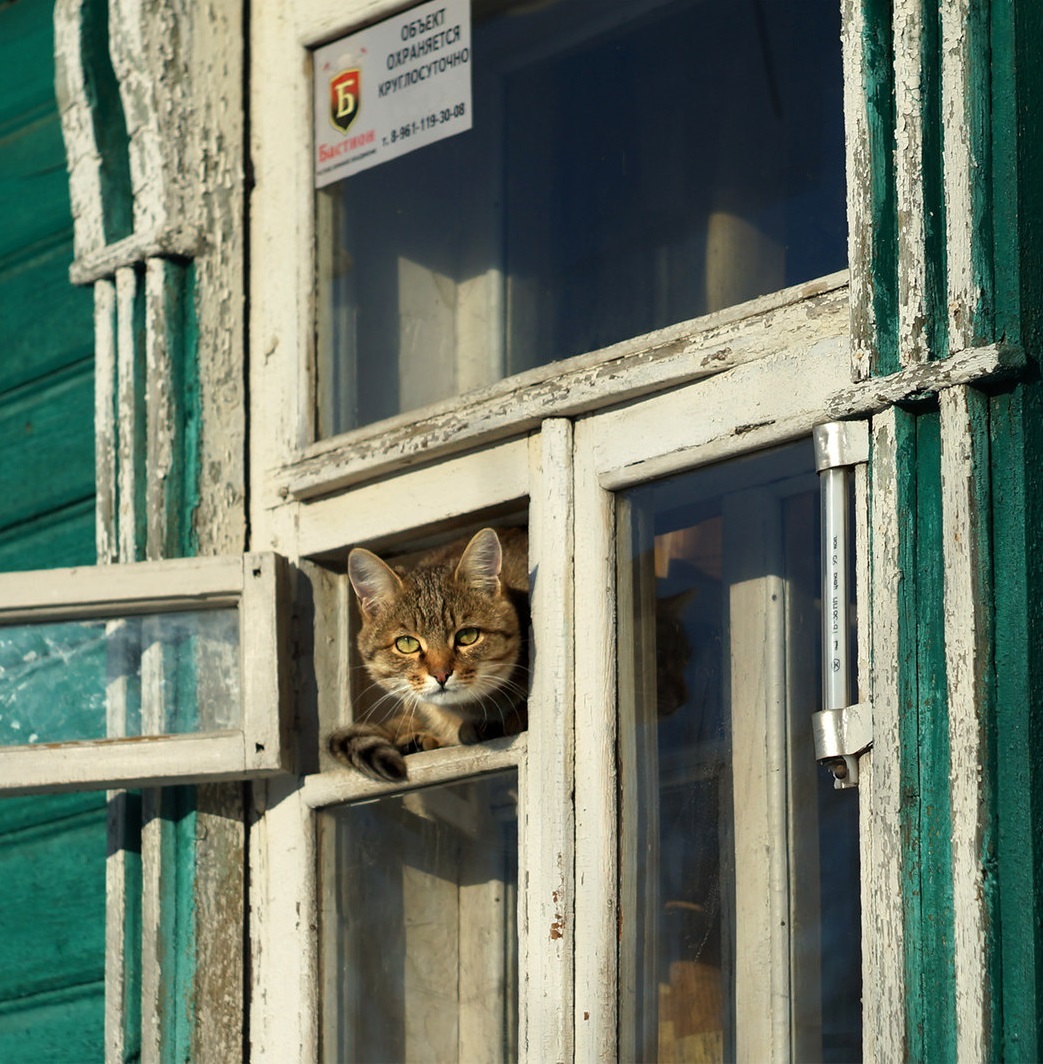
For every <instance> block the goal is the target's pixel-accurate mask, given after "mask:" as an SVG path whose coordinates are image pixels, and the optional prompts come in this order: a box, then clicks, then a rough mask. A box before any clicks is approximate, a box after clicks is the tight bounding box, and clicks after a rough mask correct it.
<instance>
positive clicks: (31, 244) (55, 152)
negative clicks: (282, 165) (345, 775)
mask: <svg viewBox="0 0 1043 1064" xmlns="http://www.w3.org/2000/svg"><path fill="white" fill-rule="evenodd" d="M52 17H53V3H52V0H6V2H5V0H0V218H2V219H3V224H2V225H0V455H2V456H3V458H2V461H0V569H4V570H9V569H31V568H45V567H53V566H62V565H79V564H92V563H93V562H94V430H93V416H94V400H93V391H94V384H93V322H92V309H91V294H90V291H89V290H82V289H74V288H72V287H71V286H70V284H69V281H68V269H69V263H70V262H71V260H72V220H71V217H70V211H69V192H68V177H67V174H66V169H65V153H64V147H63V144H62V135H61V129H60V126H59V121H58V114H57V109H56V105H55V100H54V89H53V81H54V60H53V48H54V41H53V29H52ZM105 851H106V827H105V797H104V794H75V795H60V796H54V797H46V798H40V797H35V798H9V799H6V800H3V801H0V1061H3V1062H4V1064H20V1062H23V1061H24V1062H26V1064H29V1062H33V1064H45V1062H50V1061H53V1062H59V1061H61V1062H70V1064H71V1062H80V1061H97V1060H101V1059H102V1056H103V1036H104V959H105Z"/></svg>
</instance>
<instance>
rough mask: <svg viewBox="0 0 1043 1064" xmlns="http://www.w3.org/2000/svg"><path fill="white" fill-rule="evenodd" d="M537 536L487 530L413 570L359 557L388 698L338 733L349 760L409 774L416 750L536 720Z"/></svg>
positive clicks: (366, 632) (358, 590) (353, 568)
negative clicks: (530, 649)
mask: <svg viewBox="0 0 1043 1064" xmlns="http://www.w3.org/2000/svg"><path fill="white" fill-rule="evenodd" d="M527 548H528V541H527V536H526V533H525V532H524V530H522V529H511V528H508V529H501V530H500V531H499V532H495V531H493V529H491V528H483V529H482V530H481V531H480V532H477V533H475V535H474V536H473V537H472V538H471V539H470V540H469V541H464V540H461V541H459V542H456V543H452V544H449V545H448V546H446V547H442V548H440V549H438V550H436V551H433V552H431V553H429V554H427V555H425V556H424V557H423V558H421V559H420V561H419V562H417V564H416V565H415V566H414V567H413V568H412V569H408V570H407V569H404V568H401V567H396V568H392V567H391V566H389V565H388V564H387V563H386V562H383V561H381V559H380V558H378V557H377V556H376V555H375V554H373V553H372V552H371V551H368V550H363V549H362V548H356V549H355V550H353V551H352V552H351V554H350V555H349V556H348V577H349V579H350V580H351V586H352V587H353V588H354V589H355V595H356V597H357V599H358V605H359V613H360V615H361V617H362V627H361V629H360V630H359V634H358V648H359V654H360V655H361V657H362V661H363V664H364V665H365V667H366V670H367V672H368V673H369V675H370V677H371V678H372V679H373V681H374V683H375V685H376V686H377V687H379V688H380V689H381V691H382V694H381V695H380V697H379V698H378V699H377V700H376V701H375V702H374V703H373V704H372V705H371V706H370V707H369V708H368V709H367V710H365V712H364V713H363V714H362V715H361V717H360V718H359V719H357V720H356V721H355V722H354V723H353V724H349V725H348V726H347V727H345V728H340V729H338V730H337V731H335V732H333V734H332V735H330V737H329V750H330V753H332V754H333V756H334V757H336V758H337V759H338V760H339V761H343V762H344V763H345V764H347V765H351V766H354V767H355V768H357V769H359V770H360V771H362V772H364V773H365V774H366V775H368V776H372V777H373V778H375V779H383V780H400V779H405V778H406V775H407V769H406V764H405V761H404V760H403V758H402V754H403V753H404V752H409V751H410V750H415V749H420V750H431V749H435V748H436V747H439V746H456V745H458V744H461V743H473V742H477V741H479V740H480V739H487V738H493V737H494V736H497V735H514V734H516V733H517V732H520V731H522V730H524V728H525V727H526V707H525V698H526V694H527V680H526V677H527V666H526V660H525V659H526V642H527V636H528V587H529V577H528V549H527Z"/></svg>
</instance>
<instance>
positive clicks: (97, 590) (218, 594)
mask: <svg viewBox="0 0 1043 1064" xmlns="http://www.w3.org/2000/svg"><path fill="white" fill-rule="evenodd" d="M284 581H285V565H284V563H283V561H282V559H280V558H279V557H278V556H277V555H275V554H272V553H266V554H247V555H242V556H240V557H210V558H186V559H178V560H172V561H162V562H142V563H139V564H132V565H106V566H98V567H84V568H73V569H47V570H41V571H39V572H16V573H5V574H0V603H2V606H0V624H29V623H34V622H45V621H46V622H57V621H76V620H85V619H89V618H93V619H97V618H115V617H121V616H127V615H141V614H148V615H152V614H164V613H170V612H174V611H179V610H186V609H219V608H226V609H227V608H231V609H235V610H236V611H237V613H238V617H239V669H240V699H241V707H240V721H241V725H240V727H239V728H237V729H235V730H230V731H222V732H211V733H207V732H198V733H195V734H191V735H150V736H144V737H134V738H111V739H109V738H107V739H97V740H88V741H77V742H42V743H39V744H32V745H24V746H4V747H0V794H27V793H39V792H44V791H48V792H55V791H68V790H83V789H87V788H89V789H101V788H117V787H146V786H158V785H161V784H171V783H192V782H196V783H198V782H203V781H212V780H229V779H244V778H250V777H261V776H266V775H270V774H273V773H280V772H286V771H288V770H289V769H290V760H289V753H290V748H289V744H288V743H287V742H286V731H287V726H288V712H287V710H288V705H287V701H286V699H287V693H288V692H287V684H286V682H285V679H284V668H285V664H286V661H287V657H288V649H287V644H286V640H285V636H286V633H285V630H284V629H285V625H284V624H283V623H282V621H281V620H280V616H281V610H280V606H281V604H282V602H283V601H284V593H283V592H282V590H281V585H282V583H283V582H284Z"/></svg>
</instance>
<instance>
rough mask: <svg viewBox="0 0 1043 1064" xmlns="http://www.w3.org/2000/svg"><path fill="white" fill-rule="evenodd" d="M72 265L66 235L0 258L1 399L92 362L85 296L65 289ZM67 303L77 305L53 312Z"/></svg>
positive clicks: (89, 300) (90, 330) (65, 233)
mask: <svg viewBox="0 0 1043 1064" xmlns="http://www.w3.org/2000/svg"><path fill="white" fill-rule="evenodd" d="M71 262H72V240H71V239H70V234H69V233H68V232H67V231H66V232H63V233H60V234H58V235H57V236H55V237H54V238H53V240H49V241H45V242H43V243H41V244H36V245H33V246H32V247H31V248H28V249H25V250H24V251H23V252H21V253H19V254H17V255H9V256H8V257H7V258H5V259H3V260H0V290H2V292H3V297H2V298H0V337H3V355H2V357H0V395H2V394H3V393H4V392H9V391H11V390H12V389H14V388H17V387H19V386H20V385H22V384H25V383H26V382H27V381H29V380H33V379H34V378H37V377H39V376H42V375H43V374H45V373H50V372H53V371H55V370H59V369H63V368H65V367H66V366H69V365H72V364H74V363H76V362H84V361H86V360H88V359H91V358H93V355H94V336H93V330H92V329H91V328H90V321H91V314H92V309H91V299H90V293H89V292H86V291H80V290H74V289H70V286H69V264H70V263H71ZM70 304H76V305H77V306H76V309H75V311H74V312H73V313H69V312H68V310H66V311H65V312H64V313H60V314H55V313H54V308H55V307H64V308H68V307H69V305H70ZM85 325H86V327H85Z"/></svg>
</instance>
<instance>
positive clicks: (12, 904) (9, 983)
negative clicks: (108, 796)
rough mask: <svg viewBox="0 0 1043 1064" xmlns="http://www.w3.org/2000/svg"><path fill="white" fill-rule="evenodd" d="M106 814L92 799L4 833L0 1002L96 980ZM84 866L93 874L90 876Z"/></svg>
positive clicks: (101, 940)
mask: <svg viewBox="0 0 1043 1064" xmlns="http://www.w3.org/2000/svg"><path fill="white" fill-rule="evenodd" d="M59 808H60V807H59ZM64 812H65V811H64V810H63V813H64ZM104 818H105V813H104V803H103V802H102V801H95V802H94V807H93V808H89V807H88V808H86V809H84V811H82V812H80V813H78V814H76V815H73V816H69V815H61V816H59V817H58V818H56V819H55V820H53V821H49V822H47V823H37V824H35V825H33V826H32V827H28V826H26V827H24V828H23V829H22V830H21V831H19V832H17V833H13V832H8V833H5V835H4V844H3V847H2V848H0V883H3V884H4V905H3V910H2V918H0V919H2V927H0V934H2V935H3V948H4V964H3V966H2V969H0V1001H10V1000H12V999H15V998H19V997H25V996H28V995H30V994H35V993H40V992H44V991H49V990H52V989H56V988H58V987H61V986H69V985H75V984H78V983H86V982H94V981H96V980H97V979H98V978H99V976H100V974H101V973H100V964H99V960H100V958H101V956H102V955H103V953H104V942H105V899H104V875H103V863H104V860H105V837H104V832H103V831H102V830H99V828H100V826H101V825H102V824H104ZM85 866H86V867H87V868H91V867H93V870H94V871H95V873H96V874H95V875H94V876H93V877H92V876H91V875H90V874H89V873H88V874H87V875H85V874H84V870H85ZM29 914H32V918H31V919H30V918H29ZM0 1044H2V1043H0Z"/></svg>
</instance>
